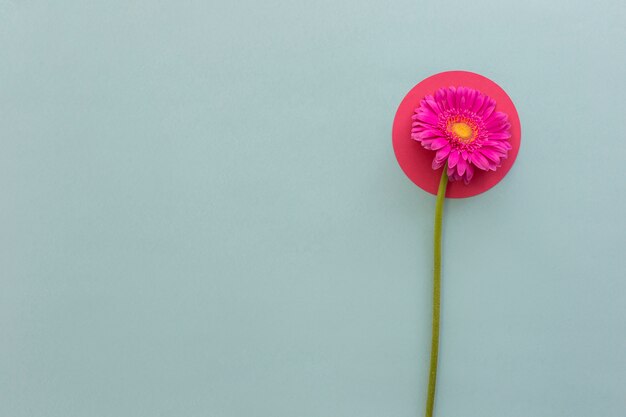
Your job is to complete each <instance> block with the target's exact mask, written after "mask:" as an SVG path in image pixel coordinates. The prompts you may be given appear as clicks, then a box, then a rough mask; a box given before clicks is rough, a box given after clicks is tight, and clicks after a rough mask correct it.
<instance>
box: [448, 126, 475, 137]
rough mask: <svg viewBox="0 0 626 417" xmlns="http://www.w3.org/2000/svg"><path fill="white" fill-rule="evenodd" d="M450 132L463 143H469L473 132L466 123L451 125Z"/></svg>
mask: <svg viewBox="0 0 626 417" xmlns="http://www.w3.org/2000/svg"><path fill="white" fill-rule="evenodd" d="M450 130H452V132H453V133H454V134H455V135H457V136H458V137H459V138H461V139H463V141H464V142H471V141H472V139H473V136H474V130H473V129H472V128H471V127H470V126H469V125H468V124H467V123H463V122H457V123H453V124H452V126H451V127H450Z"/></svg>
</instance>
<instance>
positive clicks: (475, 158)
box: [470, 152, 489, 171]
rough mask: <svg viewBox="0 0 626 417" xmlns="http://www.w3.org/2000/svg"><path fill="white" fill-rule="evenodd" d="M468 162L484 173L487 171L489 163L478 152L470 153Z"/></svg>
mask: <svg viewBox="0 0 626 417" xmlns="http://www.w3.org/2000/svg"><path fill="white" fill-rule="evenodd" d="M470 161H471V162H472V163H473V164H474V165H476V166H477V167H478V168H480V169H482V170H484V171H487V170H488V169H489V161H487V159H486V158H485V157H484V156H483V155H482V154H480V153H479V152H474V153H472V154H471V155H470Z"/></svg>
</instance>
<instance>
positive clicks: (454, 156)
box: [448, 150, 459, 168]
mask: <svg viewBox="0 0 626 417" xmlns="http://www.w3.org/2000/svg"><path fill="white" fill-rule="evenodd" d="M457 162H459V153H458V152H457V151H456V150H452V151H450V156H449V157H448V166H449V167H450V168H454V166H455V165H456V164H457Z"/></svg>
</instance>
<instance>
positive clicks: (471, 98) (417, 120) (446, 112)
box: [411, 87, 511, 184]
mask: <svg viewBox="0 0 626 417" xmlns="http://www.w3.org/2000/svg"><path fill="white" fill-rule="evenodd" d="M495 108H496V101H495V100H494V99H492V98H491V97H488V96H486V95H485V94H483V93H481V92H480V91H478V90H475V89H473V88H468V87H448V88H440V89H439V90H437V91H436V92H435V94H434V96H433V95H427V96H426V97H424V98H423V99H422V101H421V102H420V105H419V107H418V108H416V109H415V113H414V114H413V128H412V130H411V138H412V139H414V140H416V141H419V142H420V143H421V144H422V146H423V147H424V148H426V149H429V150H433V151H436V153H435V158H434V159H433V165H432V167H433V169H439V168H441V167H442V166H444V164H446V163H447V170H448V171H447V174H448V177H449V178H450V180H451V181H456V180H460V179H463V181H464V182H465V184H468V183H469V182H470V180H471V179H472V177H473V176H474V168H478V169H480V170H483V171H489V170H491V171H495V170H496V169H497V168H498V167H499V166H500V165H501V164H502V161H503V160H504V159H506V157H507V152H508V151H509V150H510V149H511V144H510V143H509V138H510V137H511V133H510V128H511V124H510V123H509V121H508V117H507V115H506V113H502V112H499V111H495Z"/></svg>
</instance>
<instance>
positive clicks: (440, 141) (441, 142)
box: [430, 138, 448, 151]
mask: <svg viewBox="0 0 626 417" xmlns="http://www.w3.org/2000/svg"><path fill="white" fill-rule="evenodd" d="M447 144H448V141H447V140H445V139H444V138H439V139H436V140H435V141H434V142H433V143H432V144H431V145H430V149H432V150H433V151H436V150H438V149H441V148H443V147H444V146H446V145H447Z"/></svg>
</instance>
